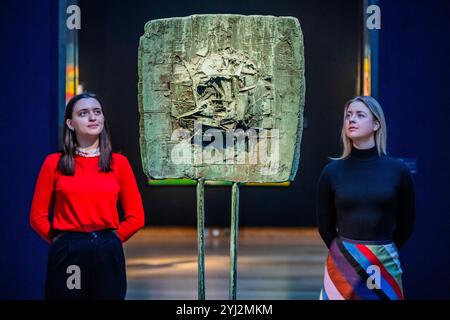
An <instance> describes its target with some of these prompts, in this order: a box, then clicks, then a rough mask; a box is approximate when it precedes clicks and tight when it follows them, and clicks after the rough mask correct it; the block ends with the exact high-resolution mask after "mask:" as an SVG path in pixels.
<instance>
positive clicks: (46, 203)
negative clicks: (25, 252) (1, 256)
mask: <svg viewBox="0 0 450 320" xmlns="http://www.w3.org/2000/svg"><path fill="white" fill-rule="evenodd" d="M54 171H55V168H54V161H53V159H52V157H51V156H47V158H46V159H45V160H44V163H43V164H42V166H41V170H40V172H39V176H38V178H37V181H36V185H35V190H34V195H33V201H32V204H31V210H30V224H31V226H32V227H33V229H34V230H35V231H36V232H37V233H38V234H39V235H40V236H41V237H42V238H44V239H45V240H46V241H47V242H49V243H50V242H51V230H52V226H51V223H50V219H49V215H50V212H51V209H52V205H53V197H54V174H55V172H54Z"/></svg>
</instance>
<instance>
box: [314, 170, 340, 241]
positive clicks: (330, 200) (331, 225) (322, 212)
mask: <svg viewBox="0 0 450 320" xmlns="http://www.w3.org/2000/svg"><path fill="white" fill-rule="evenodd" d="M316 199H317V200H316V202H317V204H316V208H317V222H318V226H319V233H320V236H321V237H322V239H323V241H324V242H325V244H326V245H327V247H328V248H329V247H330V246H331V243H332V241H333V239H334V238H335V237H336V236H337V231H336V209H335V206H334V193H333V190H332V185H331V180H330V175H329V172H328V171H327V167H325V168H324V169H323V170H322V173H321V175H320V177H319V181H318V184H317V197H316Z"/></svg>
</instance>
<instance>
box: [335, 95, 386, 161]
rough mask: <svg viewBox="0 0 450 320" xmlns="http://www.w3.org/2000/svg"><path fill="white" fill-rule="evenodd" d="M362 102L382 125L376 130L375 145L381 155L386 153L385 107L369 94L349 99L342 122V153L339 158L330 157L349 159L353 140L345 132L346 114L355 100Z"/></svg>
mask: <svg viewBox="0 0 450 320" xmlns="http://www.w3.org/2000/svg"><path fill="white" fill-rule="evenodd" d="M356 101H359V102H362V103H364V105H365V106H366V107H367V108H368V109H369V110H370V112H371V113H372V115H373V117H374V118H375V120H377V121H378V123H379V124H380V127H379V128H378V130H377V131H376V132H375V145H376V146H377V149H378V154H379V155H380V156H381V155H382V154H386V137H387V130H386V120H385V118H384V113H383V109H381V106H380V104H379V103H378V101H377V100H376V99H375V98H372V97H369V96H356V97H354V98H353V99H351V100H349V101H347V103H346V104H345V108H344V120H343V122H342V130H341V140H342V144H343V150H342V155H341V156H340V157H339V158H330V159H332V160H342V159H347V158H348V157H349V156H350V154H351V153H352V140H351V139H350V138H349V137H347V135H346V134H345V116H346V114H347V109H348V107H349V106H350V104H351V103H353V102H356Z"/></svg>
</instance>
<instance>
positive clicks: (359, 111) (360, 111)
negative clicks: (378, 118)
mask: <svg viewBox="0 0 450 320" xmlns="http://www.w3.org/2000/svg"><path fill="white" fill-rule="evenodd" d="M347 113H353V112H352V111H347ZM356 113H364V114H366V112H365V111H362V110H358V111H356Z"/></svg>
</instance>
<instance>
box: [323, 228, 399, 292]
mask: <svg viewBox="0 0 450 320" xmlns="http://www.w3.org/2000/svg"><path fill="white" fill-rule="evenodd" d="M320 299H321V300H403V299H404V297H403V288H402V269H401V267H400V261H399V259H398V251H397V248H396V246H395V244H394V243H393V242H392V241H359V240H351V239H346V238H343V237H337V238H336V239H334V240H333V243H332V244H331V247H330V251H329V253H328V256H327V261H326V264H325V274H324V280H323V288H322V291H321V293H320Z"/></svg>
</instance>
